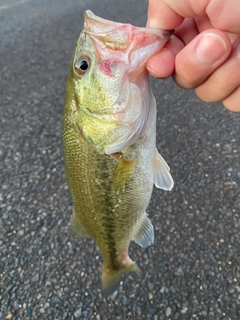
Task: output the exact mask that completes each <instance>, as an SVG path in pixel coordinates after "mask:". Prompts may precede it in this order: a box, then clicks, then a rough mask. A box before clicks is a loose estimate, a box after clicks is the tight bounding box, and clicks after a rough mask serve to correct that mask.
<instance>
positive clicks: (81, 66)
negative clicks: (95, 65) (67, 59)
mask: <svg viewBox="0 0 240 320" xmlns="http://www.w3.org/2000/svg"><path fill="white" fill-rule="evenodd" d="M90 65H91V61H90V59H89V58H88V57H80V58H79V59H77V60H76V61H75V65H74V69H75V72H76V73H77V74H79V75H80V76H82V75H83V74H84V73H86V72H87V70H88V69H89V68H90Z"/></svg>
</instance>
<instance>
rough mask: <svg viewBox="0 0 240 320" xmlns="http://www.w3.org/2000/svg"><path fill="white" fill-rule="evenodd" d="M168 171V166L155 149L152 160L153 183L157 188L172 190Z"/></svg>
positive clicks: (171, 179) (171, 181)
mask: <svg viewBox="0 0 240 320" xmlns="http://www.w3.org/2000/svg"><path fill="white" fill-rule="evenodd" d="M169 171H170V169H169V166H168V165H167V163H166V161H165V160H164V159H163V157H162V156H161V155H160V154H159V152H158V151H157V149H156V154H155V157H154V160H153V183H154V184H155V186H156V187H157V188H160V189H163V190H167V191H170V190H172V188H173V185H174V182H173V178H172V176H171V174H170V172H169Z"/></svg>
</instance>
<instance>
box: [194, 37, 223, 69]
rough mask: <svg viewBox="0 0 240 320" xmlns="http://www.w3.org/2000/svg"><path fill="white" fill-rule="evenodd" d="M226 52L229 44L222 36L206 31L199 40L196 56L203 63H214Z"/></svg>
mask: <svg viewBox="0 0 240 320" xmlns="http://www.w3.org/2000/svg"><path fill="white" fill-rule="evenodd" d="M226 52H227V46H226V44H225V42H224V40H223V39H222V38H221V37H220V36H218V35H216V34H213V33H205V34H204V35H202V37H201V38H200V40H199V42H198V45H197V48H196V57H197V59H198V60H199V61H200V62H201V63H204V64H212V63H215V62H217V61H219V60H220V59H221V58H222V57H223V56H224V55H225V53H226Z"/></svg>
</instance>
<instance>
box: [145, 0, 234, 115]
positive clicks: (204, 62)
mask: <svg viewBox="0 0 240 320" xmlns="http://www.w3.org/2000/svg"><path fill="white" fill-rule="evenodd" d="M147 26H148V27H152V28H160V29H165V30H168V29H175V32H174V35H173V36H172V38H171V39H170V40H169V41H168V43H167V44H166V45H165V47H164V48H163V49H162V50H161V51H160V52H159V53H158V54H157V55H155V56H154V57H152V58H151V59H150V60H149V61H148V64H147V68H148V71H149V72H150V73H151V74H152V75H153V76H154V77H157V78H166V77H169V76H170V75H172V76H173V79H174V81H175V82H176V84H177V85H179V86H180V87H182V88H186V89H190V88H194V89H195V92H196V94H197V95H198V97H199V98H200V99H202V100H203V101H206V102H216V101H222V102H223V104H224V105H225V107H226V108H228V109H229V110H232V111H235V112H237V111H238V112H240V5H239V0H228V1H225V0H208V1H195V0H178V1H176V0H149V8H148V23H147Z"/></svg>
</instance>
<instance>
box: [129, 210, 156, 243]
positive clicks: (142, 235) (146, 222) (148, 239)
mask: <svg viewBox="0 0 240 320" xmlns="http://www.w3.org/2000/svg"><path fill="white" fill-rule="evenodd" d="M133 240H134V242H136V243H137V244H138V245H139V246H141V247H142V248H146V247H148V246H150V245H151V244H153V243H154V229H153V225H152V223H151V221H150V219H149V218H148V217H147V214H146V212H145V213H144V215H143V217H142V219H141V220H140V221H139V223H138V225H137V226H136V231H135V235H134V237H133Z"/></svg>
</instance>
